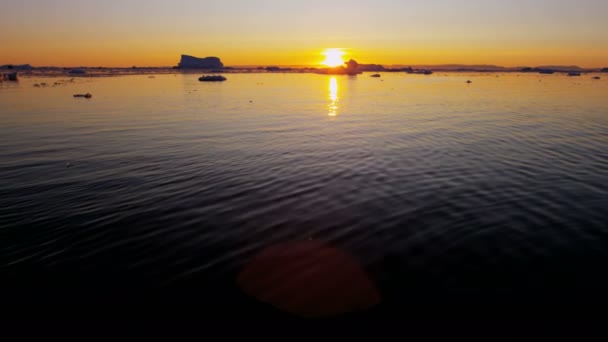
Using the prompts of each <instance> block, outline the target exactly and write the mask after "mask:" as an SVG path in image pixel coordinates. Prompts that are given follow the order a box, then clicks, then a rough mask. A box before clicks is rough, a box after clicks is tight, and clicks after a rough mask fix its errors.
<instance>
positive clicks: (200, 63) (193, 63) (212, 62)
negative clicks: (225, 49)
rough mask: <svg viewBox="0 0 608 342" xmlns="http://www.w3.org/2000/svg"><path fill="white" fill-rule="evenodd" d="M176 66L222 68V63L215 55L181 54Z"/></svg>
mask: <svg viewBox="0 0 608 342" xmlns="http://www.w3.org/2000/svg"><path fill="white" fill-rule="evenodd" d="M177 67H178V68H180V69H223V68H224V64H223V63H222V61H221V60H220V59H219V58H217V57H205V58H198V57H194V56H188V55H182V59H181V61H180V62H179V64H178V66H177Z"/></svg>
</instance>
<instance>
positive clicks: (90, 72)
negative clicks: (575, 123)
mask: <svg viewBox="0 0 608 342" xmlns="http://www.w3.org/2000/svg"><path fill="white" fill-rule="evenodd" d="M74 69H77V70H82V71H84V73H79V74H71V73H70V71H71V70H74ZM321 70H323V69H317V68H276V69H272V70H267V69H265V68H264V69H261V68H260V67H255V68H240V67H232V68H226V69H221V70H220V69H215V70H211V69H175V68H167V67H142V68H99V67H97V68H82V67H81V68H73V69H72V68H54V67H48V68H44V67H43V68H31V69H22V70H20V69H13V70H7V69H2V70H0V72H3V73H5V72H8V71H17V72H18V73H19V75H20V76H22V77H74V78H87V77H113V76H129V75H158V74H168V75H173V74H175V75H178V74H254V73H255V74H260V73H264V74H303V73H305V74H321V75H322V74H323V73H322V72H321ZM425 70H432V71H433V72H436V73H437V72H441V73H523V74H538V73H539V70H541V69H539V68H531V70H525V71H524V70H521V69H499V70H488V69H475V68H471V69H442V68H428V67H427V68H425ZM552 70H554V69H552ZM570 71H578V72H581V73H601V72H605V71H603V70H602V69H601V68H594V69H582V68H579V69H576V70H554V72H555V74H568V72H570ZM363 72H366V73H403V74H405V73H406V72H405V71H404V70H402V69H384V70H364V71H363Z"/></svg>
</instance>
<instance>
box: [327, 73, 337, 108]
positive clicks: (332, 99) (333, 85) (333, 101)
mask: <svg viewBox="0 0 608 342" xmlns="http://www.w3.org/2000/svg"><path fill="white" fill-rule="evenodd" d="M338 100H339V98H338V80H337V79H336V77H331V78H330V79H329V105H328V109H329V114H328V115H329V116H336V115H338Z"/></svg>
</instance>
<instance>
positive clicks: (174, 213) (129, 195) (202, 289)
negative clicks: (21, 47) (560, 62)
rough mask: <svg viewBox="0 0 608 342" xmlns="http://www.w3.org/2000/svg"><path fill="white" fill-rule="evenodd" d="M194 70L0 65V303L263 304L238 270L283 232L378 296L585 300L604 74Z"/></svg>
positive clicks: (605, 175)
mask: <svg viewBox="0 0 608 342" xmlns="http://www.w3.org/2000/svg"><path fill="white" fill-rule="evenodd" d="M197 76H198V75H162V76H160V75H159V76H157V77H156V78H149V77H148V76H128V77H116V78H96V79H76V80H75V81H74V82H67V80H63V79H25V80H22V81H21V82H20V83H18V84H9V83H6V82H5V83H3V84H0V278H1V279H2V281H3V284H4V286H5V287H6V288H7V289H9V288H10V289H11V290H10V291H9V290H6V291H3V296H5V297H6V298H5V299H6V300H11V299H12V300H14V301H30V302H40V301H42V302H45V301H50V302H63V303H65V302H70V301H73V302H78V303H108V302H110V303H112V302H115V303H126V302H137V301H145V302H146V303H147V304H148V305H153V304H154V303H156V302H170V303H188V304H190V305H194V306H199V307H200V308H201V310H202V311H205V312H209V311H217V310H219V309H220V308H221V309H222V310H224V311H231V312H237V313H246V315H249V314H251V315H262V316H263V315H270V316H271V317H275V316H273V315H280V314H279V313H277V312H275V311H274V310H273V309H271V308H270V307H266V306H264V305H261V304H260V306H257V305H258V302H257V301H255V300H254V299H252V297H251V296H248V295H247V293H245V292H243V290H242V286H241V285H242V284H239V283H238V282H237V278H238V275H239V274H241V272H243V270H244V268H245V267H246V265H247V263H248V262H249V261H250V260H252V258H253V257H254V256H255V255H256V254H257V253H260V252H261V251H262V250H264V249H265V248H268V247H270V246H277V245H280V244H282V243H288V242H289V243H292V242H294V241H295V242H298V241H302V242H306V241H315V242H320V243H323V244H324V245H326V246H331V248H335V249H337V250H340V251H343V252H344V253H347V254H348V255H350V256H351V257H352V259H353V260H356V261H357V263H358V264H359V266H360V267H361V269H362V270H363V271H364V272H366V274H368V276H369V278H370V279H371V281H372V282H373V284H375V286H376V287H377V289H378V292H379V293H380V295H381V298H382V300H381V302H380V304H379V305H378V306H376V307H374V308H372V309H371V310H370V311H368V313H369V312H372V313H373V314H377V315H385V314H388V312H395V311H400V310H401V311H402V312H404V311H407V309H406V308H408V306H410V305H418V304H419V305H426V304H429V303H467V304H471V303H494V302H499V303H503V302H504V303H513V302H521V303H529V302H538V303H545V302H547V303H553V304H555V303H561V302H582V303H597V302H598V301H602V300H604V288H605V286H606V285H607V284H608V281H606V280H605V279H604V278H605V274H606V272H608V262H607V261H608V100H606V95H607V94H608V83H606V81H605V80H603V79H602V80H592V79H591V75H584V76H582V77H580V78H568V77H565V76H561V75H544V76H543V75H518V74H512V75H509V74H499V75H497V74H476V75H466V74H447V75H433V76H429V77H424V76H419V75H405V74H387V75H383V77H382V78H381V79H374V78H370V77H368V76H366V75H362V76H359V77H355V78H349V77H328V76H321V75H295V74H274V75H270V74H268V75H266V74H246V75H229V80H228V81H227V82H225V83H222V84H216V83H211V84H208V83H200V82H198V81H197ZM468 79H470V80H472V81H473V83H472V84H466V83H465V82H466V80H468ZM40 82H45V83H48V84H49V86H47V87H40V88H38V87H33V84H34V83H40ZM55 82H59V83H61V84H57V85H56V86H53V84H54V83H55ZM79 92H83V93H84V92H91V93H92V94H93V98H92V99H90V100H86V99H75V98H73V97H72V94H74V93H79ZM320 254H322V253H320ZM320 254H319V255H320ZM319 258H320V259H322V257H320V256H319ZM317 261H319V260H317ZM319 262H320V263H323V262H324V261H323V260H320V261H319ZM311 267H316V266H311ZM287 268H288V269H289V267H287ZM294 272H298V273H301V272H304V273H305V272H306V270H302V269H297V270H295V271H294ZM275 281H276V279H275ZM351 285H352V284H348V283H344V284H343V286H344V288H348V287H349V286H351ZM314 286H315V284H305V285H303V287H304V288H306V287H308V288H310V287H314ZM268 287H269V288H271V287H272V282H271V283H270V285H268ZM296 296H297V295H296ZM360 314H361V313H360ZM363 314H364V315H365V314H366V313H363Z"/></svg>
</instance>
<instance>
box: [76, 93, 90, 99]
mask: <svg viewBox="0 0 608 342" xmlns="http://www.w3.org/2000/svg"><path fill="white" fill-rule="evenodd" d="M74 97H84V98H87V99H90V98H91V97H93V95H91V93H86V94H74Z"/></svg>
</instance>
